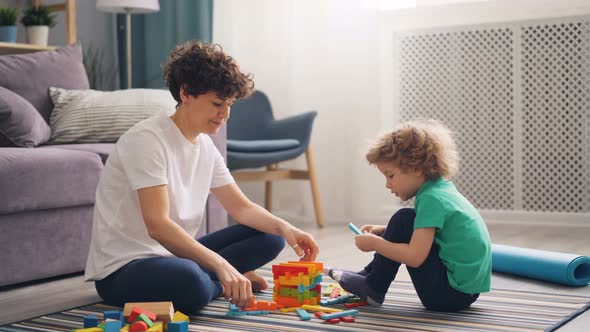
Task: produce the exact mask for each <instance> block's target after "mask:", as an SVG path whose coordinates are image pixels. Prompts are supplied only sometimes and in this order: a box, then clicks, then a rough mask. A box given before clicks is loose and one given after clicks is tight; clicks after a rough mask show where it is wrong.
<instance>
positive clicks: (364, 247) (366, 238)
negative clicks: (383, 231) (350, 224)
mask: <svg viewBox="0 0 590 332" xmlns="http://www.w3.org/2000/svg"><path fill="white" fill-rule="evenodd" d="M363 227H364V226H363ZM382 240H383V238H382V237H380V236H377V235H374V234H371V233H367V232H364V233H363V234H361V235H357V236H355V237H354V244H356V246H357V248H359V249H360V250H361V251H364V252H367V251H375V245H376V244H377V242H378V241H382Z"/></svg>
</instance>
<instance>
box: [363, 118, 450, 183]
mask: <svg viewBox="0 0 590 332" xmlns="http://www.w3.org/2000/svg"><path fill="white" fill-rule="evenodd" d="M366 158H367V161H368V162H369V164H371V165H374V164H376V163H378V162H382V161H391V162H393V163H394V164H395V165H396V166H397V167H399V168H401V169H403V170H419V171H421V172H422V174H423V175H424V176H425V177H426V178H427V179H428V180H435V179H438V178H440V177H442V178H445V179H450V178H451V177H452V176H453V175H455V173H456V172H457V169H458V167H459V157H458V154H457V147H456V145H455V142H454V141H453V137H452V134H451V131H450V130H449V129H448V128H447V127H446V126H445V125H443V124H442V123H440V122H438V121H436V120H432V119H428V120H417V121H412V122H406V123H403V124H401V125H400V126H399V128H397V129H396V130H394V131H393V132H390V133H387V134H384V135H382V136H380V137H378V138H377V140H376V141H375V142H374V143H373V145H372V146H371V147H370V148H369V151H368V152H367V155H366Z"/></svg>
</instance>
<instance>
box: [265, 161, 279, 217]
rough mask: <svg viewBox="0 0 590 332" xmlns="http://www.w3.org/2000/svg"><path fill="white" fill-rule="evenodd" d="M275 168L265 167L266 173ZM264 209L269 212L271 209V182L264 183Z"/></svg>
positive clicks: (271, 166) (274, 165)
mask: <svg viewBox="0 0 590 332" xmlns="http://www.w3.org/2000/svg"><path fill="white" fill-rule="evenodd" d="M276 168H277V165H276V164H273V165H268V166H266V169H267V170H268V171H271V170H274V169H276ZM264 208H265V209H266V210H268V211H269V212H270V210H271V209H272V181H265V182H264Z"/></svg>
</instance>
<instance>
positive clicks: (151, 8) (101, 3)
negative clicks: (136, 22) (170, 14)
mask: <svg viewBox="0 0 590 332" xmlns="http://www.w3.org/2000/svg"><path fill="white" fill-rule="evenodd" d="M96 9H98V10H101V11H104V12H109V13H118V14H120V13H123V14H125V15H126V23H125V30H126V31H127V38H126V40H127V51H126V52H125V54H126V63H127V89H130V88H131V87H132V86H131V85H132V83H131V82H132V80H131V14H147V13H155V12H157V11H159V10H160V2H159V1H158V0H96Z"/></svg>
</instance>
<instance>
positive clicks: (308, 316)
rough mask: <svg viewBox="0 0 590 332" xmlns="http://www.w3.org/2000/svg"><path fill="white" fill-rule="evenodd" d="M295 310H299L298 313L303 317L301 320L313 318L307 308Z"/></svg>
mask: <svg viewBox="0 0 590 332" xmlns="http://www.w3.org/2000/svg"><path fill="white" fill-rule="evenodd" d="M295 311H297V314H298V315H299V317H301V320H310V319H311V315H310V314H309V312H307V311H305V309H297V310H295Z"/></svg>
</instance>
